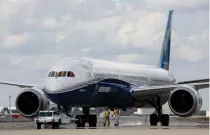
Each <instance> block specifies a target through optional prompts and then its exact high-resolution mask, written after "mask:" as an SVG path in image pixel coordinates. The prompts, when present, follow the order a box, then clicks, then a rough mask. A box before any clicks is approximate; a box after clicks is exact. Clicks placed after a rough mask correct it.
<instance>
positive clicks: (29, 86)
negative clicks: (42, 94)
mask: <svg viewBox="0 0 210 135" xmlns="http://www.w3.org/2000/svg"><path fill="white" fill-rule="evenodd" d="M0 84H4V85H9V86H16V87H19V88H32V87H43V86H38V85H34V84H23V83H15V82H7V81H1V80H0Z"/></svg>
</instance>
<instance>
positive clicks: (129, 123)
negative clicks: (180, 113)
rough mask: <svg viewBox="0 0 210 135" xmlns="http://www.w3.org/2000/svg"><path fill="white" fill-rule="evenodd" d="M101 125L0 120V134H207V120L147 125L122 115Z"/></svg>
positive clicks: (140, 118)
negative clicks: (53, 125) (53, 126)
mask: <svg viewBox="0 0 210 135" xmlns="http://www.w3.org/2000/svg"><path fill="white" fill-rule="evenodd" d="M111 121H112V122H111V126H110V127H103V126H102V125H103V124H102V122H103V119H99V123H98V126H97V128H96V129H89V128H88V125H87V127H85V128H83V129H76V125H75V124H68V125H61V126H60V129H50V128H44V129H41V130H37V129H36V125H35V123H34V122H0V135H17V134H20V135H67V134H72V135H83V134H84V135H116V134H119V135H137V134H138V135H139V134H141V135H144V134H145V135H153V134H155V135H182V134H183V135H187V134H190V135H208V134H209V122H208V121H207V122H205V123H199V122H195V121H193V122H192V121H189V120H181V121H180V120H176V119H171V122H170V126H169V127H162V126H160V125H158V126H156V127H151V126H149V120H148V119H144V118H142V117H122V118H120V126H119V127H115V126H113V120H111Z"/></svg>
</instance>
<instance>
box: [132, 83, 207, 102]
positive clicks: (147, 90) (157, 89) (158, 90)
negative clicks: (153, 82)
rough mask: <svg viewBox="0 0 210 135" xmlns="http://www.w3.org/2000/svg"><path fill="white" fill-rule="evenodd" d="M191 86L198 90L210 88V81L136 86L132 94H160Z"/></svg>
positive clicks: (144, 95)
mask: <svg viewBox="0 0 210 135" xmlns="http://www.w3.org/2000/svg"><path fill="white" fill-rule="evenodd" d="M186 85H187V86H191V87H193V88H195V89H196V90H199V89H204V88H209V82H201V83H200V82H198V83H196V81H194V82H193V83H187V84H174V85H162V86H146V87H134V88H132V89H131V92H132V95H133V96H134V97H138V98H139V97H148V96H149V97H150V96H155V95H158V94H164V93H169V92H171V91H172V90H174V89H176V88H179V87H186Z"/></svg>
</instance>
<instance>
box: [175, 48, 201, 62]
mask: <svg viewBox="0 0 210 135" xmlns="http://www.w3.org/2000/svg"><path fill="white" fill-rule="evenodd" d="M177 56H178V57H179V58H181V59H182V60H188V61H191V62H196V61H199V60H200V59H202V52H201V50H200V49H199V48H193V47H192V46H189V45H182V46H180V48H178V50H177Z"/></svg>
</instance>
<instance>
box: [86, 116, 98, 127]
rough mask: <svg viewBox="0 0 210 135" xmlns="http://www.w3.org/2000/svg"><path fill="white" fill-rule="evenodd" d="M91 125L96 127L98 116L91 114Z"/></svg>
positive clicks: (89, 121) (89, 120)
mask: <svg viewBox="0 0 210 135" xmlns="http://www.w3.org/2000/svg"><path fill="white" fill-rule="evenodd" d="M88 123H89V127H96V125H97V116H96V115H90V116H89V119H88Z"/></svg>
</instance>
